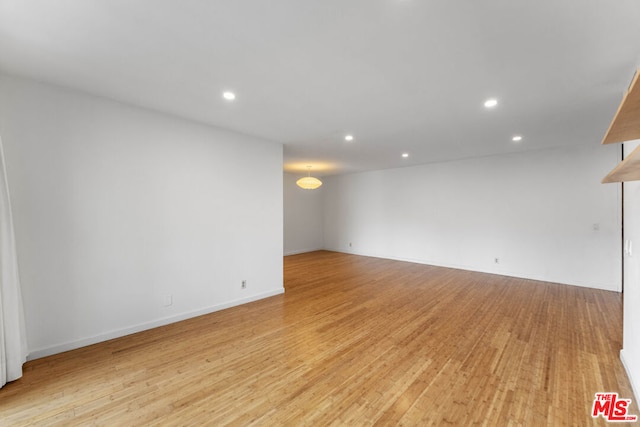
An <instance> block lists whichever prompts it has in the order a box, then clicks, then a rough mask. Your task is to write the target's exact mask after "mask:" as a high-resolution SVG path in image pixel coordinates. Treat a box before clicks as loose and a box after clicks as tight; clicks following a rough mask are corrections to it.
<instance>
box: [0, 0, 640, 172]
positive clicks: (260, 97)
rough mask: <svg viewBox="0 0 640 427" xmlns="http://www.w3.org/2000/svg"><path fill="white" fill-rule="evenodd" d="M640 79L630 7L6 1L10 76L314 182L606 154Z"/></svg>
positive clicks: (618, 2) (0, 26) (605, 0)
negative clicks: (138, 111)
mask: <svg viewBox="0 0 640 427" xmlns="http://www.w3.org/2000/svg"><path fill="white" fill-rule="evenodd" d="M638 65H640V1H638V0H538V1H532V0H484V1H478V0H209V1H207V0H179V1H178V0H56V1H52V0H0V70H3V71H4V72H7V73H10V74H17V75H25V76H28V77H32V78H35V79H38V80H42V81H46V82H51V83H54V84H59V85H62V86H67V87H72V88H77V89H80V90H82V91H86V92H90V93H93V94H97V95H102V96H106V97H109V98H113V99H116V100H120V101H124V102H127V103H131V104H135V105H139V106H143V107H147V108H151V109H155V110H159V111H164V112H168V113H171V114H175V115H178V116H182V117H185V118H189V119H193V120H197V121H199V122H205V123H208V124H211V125H214V126H218V127H221V128H225V129H230V130H234V131H238V132H241V133H245V134H250V135H255V136H259V137H262V138H266V139H269V140H273V141H278V142H282V143H283V144H284V153H285V158H284V161H285V170H287V171H303V170H304V169H305V166H306V165H313V166H314V169H313V170H314V171H315V172H316V173H315V174H316V175H327V174H335V173H348V172H355V171H362V170H371V169H383V168H392V167H399V166H405V165H411V164H419V163H428V162H433V161H442V160H450V159H457V158H467V157H475V156H484V155H490V154H496V153H505V152H513V151H521V150H532V149H539V148H544V147H552V146H563V145H594V144H598V143H599V142H600V139H601V138H602V136H603V134H604V132H605V130H606V128H607V126H608V124H609V121H610V120H611V117H612V116H613V114H614V112H615V110H616V107H617V105H618V103H619V101H620V98H621V96H622V94H623V92H624V90H626V88H627V85H628V83H629V82H630V81H631V77H632V75H633V72H634V70H635V69H636V67H637V66H638ZM223 90H233V91H234V92H235V93H236V94H237V99H236V101H234V102H232V103H230V102H228V101H225V100H224V99H222V97H221V93H222V91H223ZM488 97H496V98H498V100H499V102H500V104H499V105H498V107H497V108H495V109H493V110H487V109H485V108H484V107H483V102H484V100H485V99H486V98H488ZM347 133H352V134H353V135H354V136H355V140H354V141H353V142H350V143H348V142H345V141H344V140H343V137H344V135H345V134H347ZM514 134H522V135H523V137H524V139H523V140H522V142H520V143H518V144H515V143H513V142H512V141H511V137H512V136H513V135H514ZM403 152H408V153H410V157H409V158H407V159H403V158H402V157H401V153H403Z"/></svg>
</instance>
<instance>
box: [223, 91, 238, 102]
mask: <svg viewBox="0 0 640 427" xmlns="http://www.w3.org/2000/svg"><path fill="white" fill-rule="evenodd" d="M222 97H223V98H224V99H226V100H227V101H233V100H234V99H236V94H235V93H233V92H224V93H223V94H222Z"/></svg>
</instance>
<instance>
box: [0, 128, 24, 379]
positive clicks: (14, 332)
mask: <svg viewBox="0 0 640 427" xmlns="http://www.w3.org/2000/svg"><path fill="white" fill-rule="evenodd" d="M26 359H27V339H26V335H25V324H24V312H23V309H22V294H21V292H20V280H19V278H18V259H17V256H16V244H15V236H14V234H13V219H12V217H11V203H10V200H9V186H8V183H7V171H6V168H5V163H4V151H3V149H2V139H0V387H2V386H3V385H5V384H6V383H7V382H8V381H13V380H17V379H18V378H20V377H21V376H22V365H23V364H24V362H25V361H26Z"/></svg>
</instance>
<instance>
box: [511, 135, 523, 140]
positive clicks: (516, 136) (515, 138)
mask: <svg viewBox="0 0 640 427" xmlns="http://www.w3.org/2000/svg"><path fill="white" fill-rule="evenodd" d="M511 140H512V141H513V142H520V141H522V136H521V135H514V137H513V138H511Z"/></svg>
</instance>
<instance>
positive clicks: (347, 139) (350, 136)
mask: <svg viewBox="0 0 640 427" xmlns="http://www.w3.org/2000/svg"><path fill="white" fill-rule="evenodd" d="M344 140H345V141H353V135H345V137H344Z"/></svg>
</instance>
